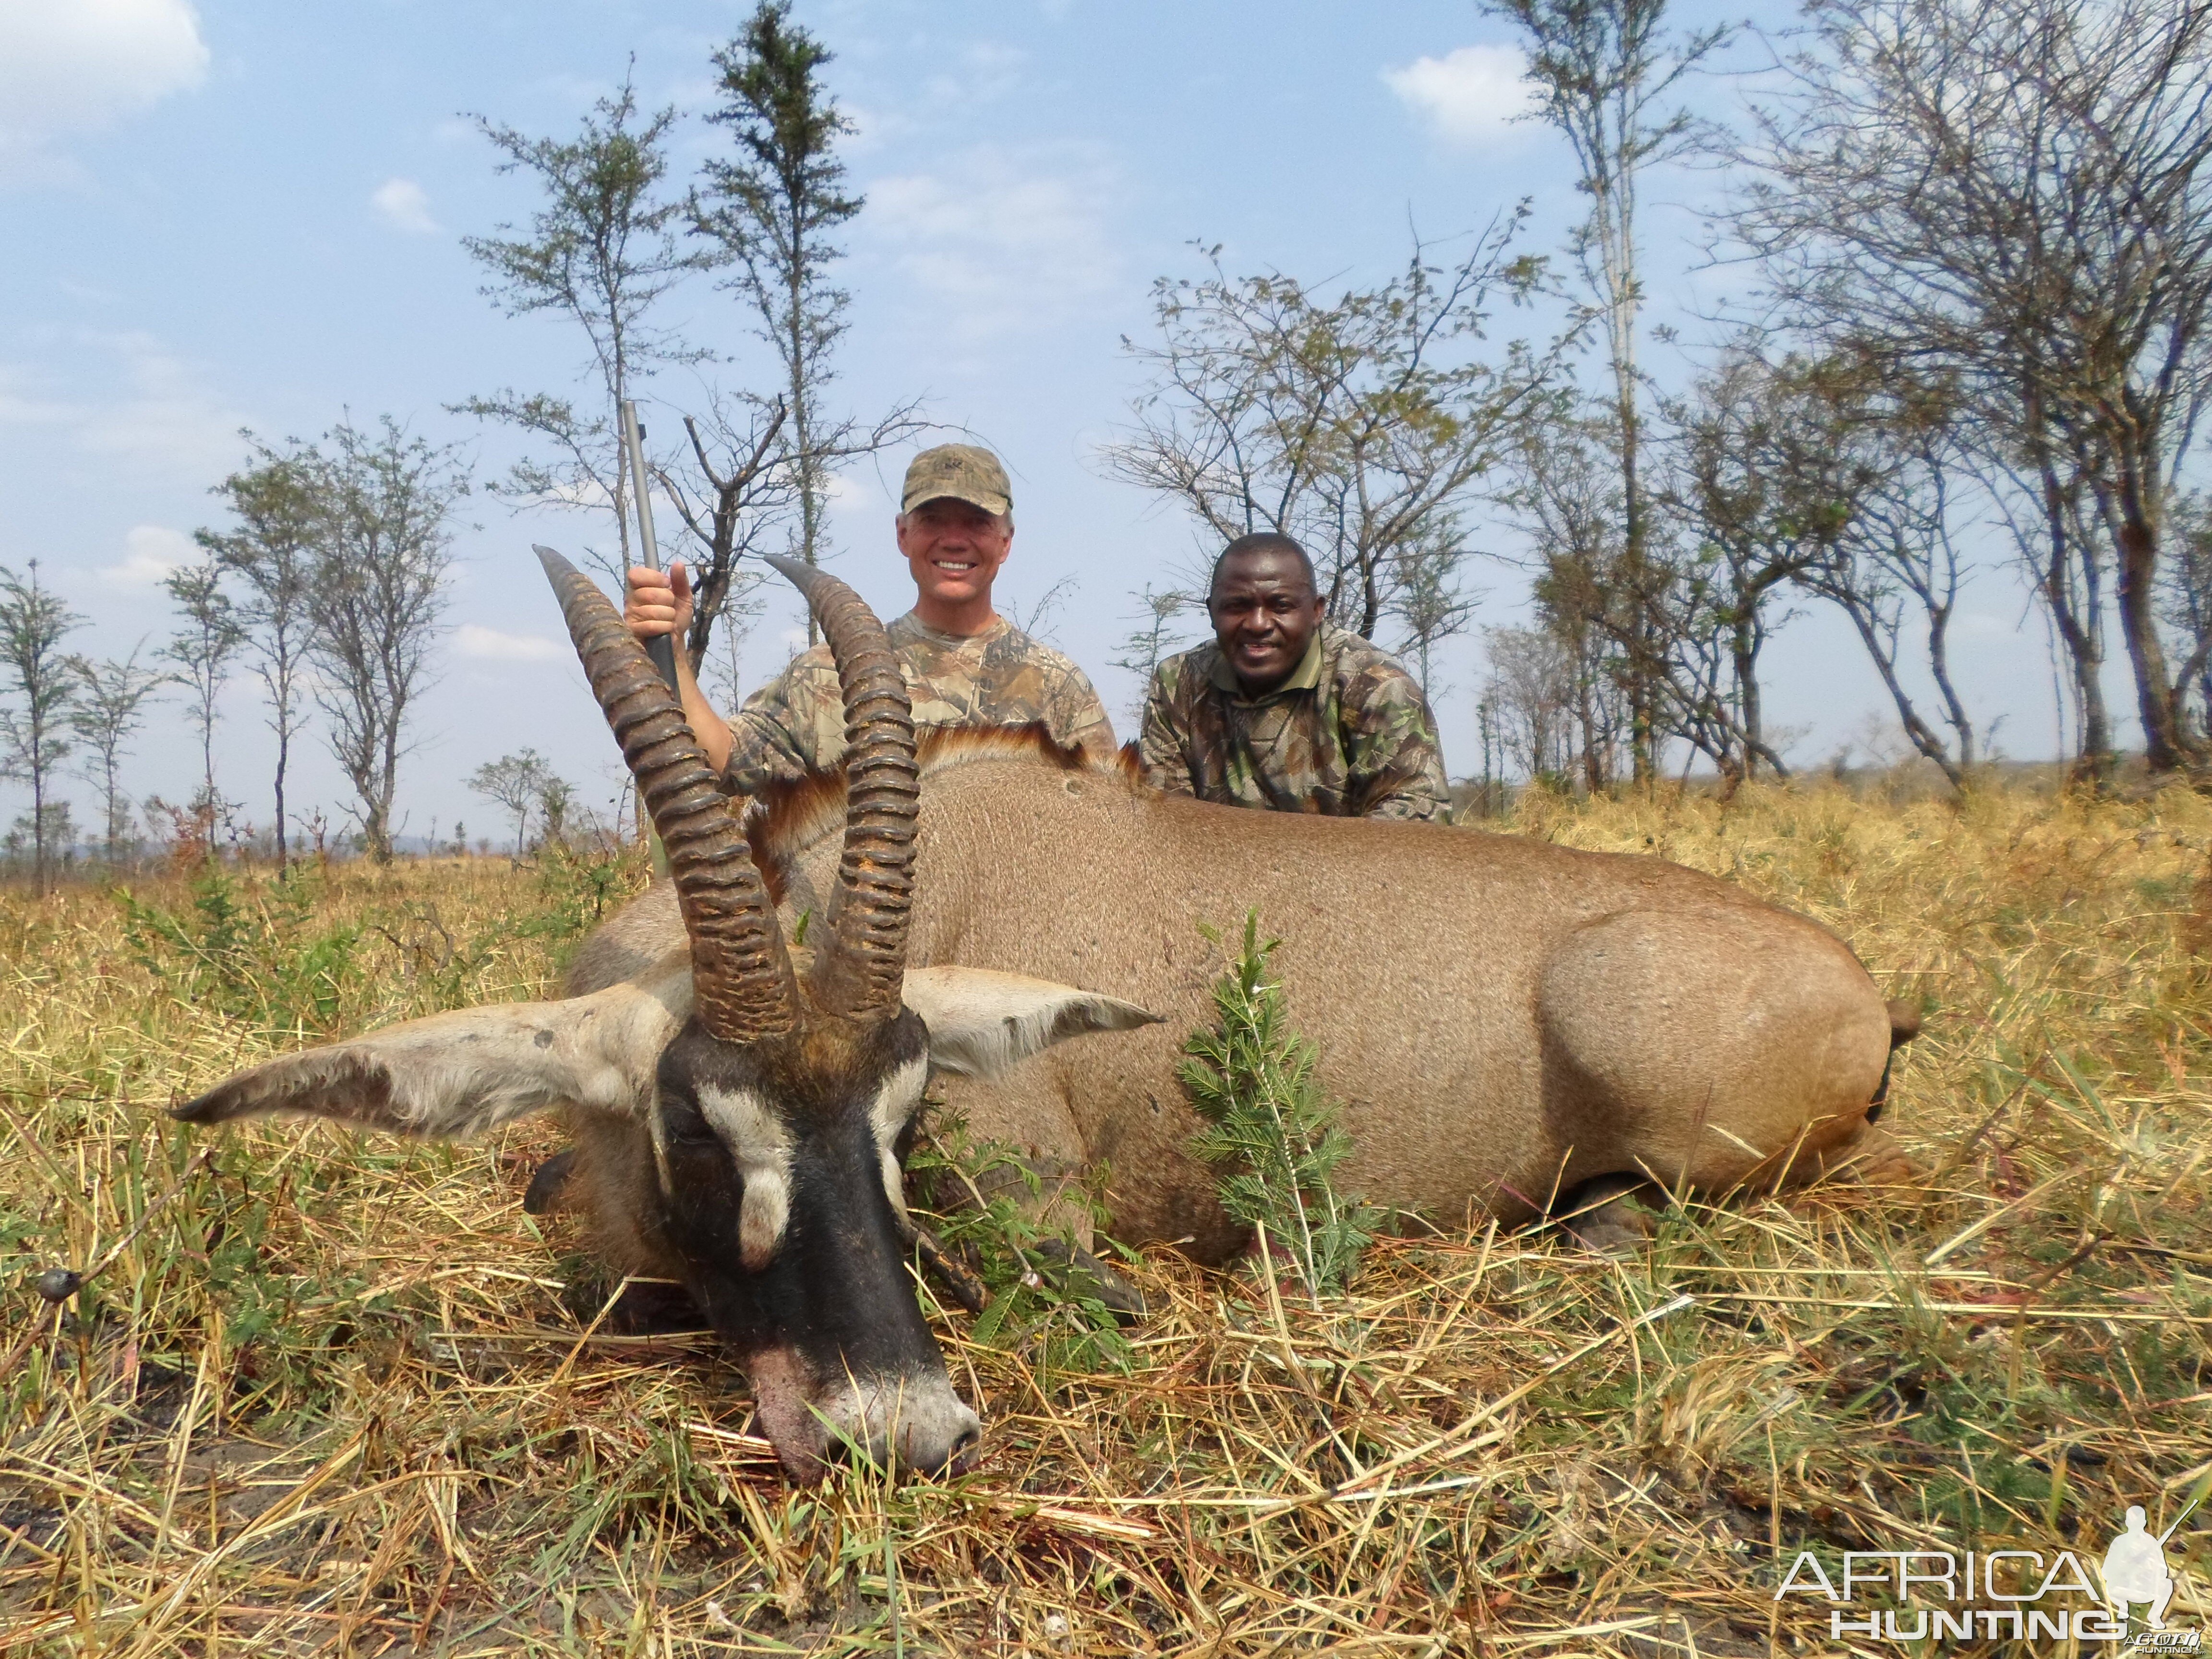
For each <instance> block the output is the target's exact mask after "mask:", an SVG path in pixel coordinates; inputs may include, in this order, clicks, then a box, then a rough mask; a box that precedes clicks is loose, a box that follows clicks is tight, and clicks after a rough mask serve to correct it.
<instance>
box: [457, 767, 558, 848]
mask: <svg viewBox="0 0 2212 1659" xmlns="http://www.w3.org/2000/svg"><path fill="white" fill-rule="evenodd" d="M555 783H560V780H559V779H558V778H556V777H555V776H554V775H553V771H552V769H551V768H550V767H548V766H547V765H546V764H545V757H544V756H543V755H541V754H539V753H538V751H537V750H535V749H526V750H523V751H522V752H521V753H520V754H519V755H501V757H499V758H498V759H497V760H495V761H486V762H485V763H483V765H482V766H479V767H478V768H477V769H476V770H475V771H473V772H471V773H470V774H469V787H470V788H471V790H473V791H475V792H476V793H477V794H479V795H482V796H483V798H484V799H486V800H489V801H490V802H491V803H492V804H493V805H497V806H503V807H505V808H506V809H507V811H510V812H512V813H513V814H514V856H515V858H516V859H517V860H520V859H521V857H522V848H523V844H524V842H526V840H527V839H528V838H529V834H530V809H531V808H532V807H533V806H536V805H538V804H539V803H540V802H541V801H543V800H544V799H545V797H546V793H547V787H548V785H549V784H555ZM561 787H562V789H564V790H565V789H566V788H567V787H568V786H567V785H566V784H562V785H561ZM560 805H562V808H563V810H564V811H565V809H566V807H567V805H568V798H567V797H566V796H565V795H563V796H562V797H561V799H560Z"/></svg>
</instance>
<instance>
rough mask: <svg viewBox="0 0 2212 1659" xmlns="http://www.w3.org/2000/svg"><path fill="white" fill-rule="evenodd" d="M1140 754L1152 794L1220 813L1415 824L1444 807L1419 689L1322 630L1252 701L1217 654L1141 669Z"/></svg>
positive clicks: (1361, 645) (1371, 653)
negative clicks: (1146, 674)
mask: <svg viewBox="0 0 2212 1659" xmlns="http://www.w3.org/2000/svg"><path fill="white" fill-rule="evenodd" d="M1140 746H1141V750H1142V753H1143V756H1144V763H1145V777H1146V781H1147V782H1149V783H1151V784H1152V786H1153V787H1155V788H1158V789H1162V790H1165V791H1166V792H1167V793H1170V794H1176V795H1195V796H1197V797H1198V799H1200V800H1212V801H1222V802H1225V803H1227V804H1228V805H1231V806H1256V807H1261V808H1263V809H1265V810H1267V811H1276V812H1319V813H1322V814H1324V815H1326V816H1328V817H1346V818H1349V817H1370V818H1441V817H1443V816H1444V812H1445V809H1446V805H1447V801H1448V797H1447V794H1446V793H1445V791H1446V786H1445V783H1444V768H1443V755H1442V753H1441V752H1440V751H1439V750H1437V724H1436V721H1435V720H1434V719H1433V718H1432V717H1431V715H1430V714H1429V705H1428V700H1427V699H1426V698H1425V697H1424V696H1422V695H1421V688H1420V687H1419V685H1418V684H1415V683H1414V680H1413V676H1412V675H1410V674H1408V673H1407V672H1406V671H1405V670H1404V669H1402V668H1401V667H1399V666H1398V665H1397V664H1396V663H1395V662H1393V661H1392V660H1391V659H1389V657H1388V656H1386V655H1384V654H1383V653H1382V652H1380V651H1378V650H1376V648H1375V647H1373V646H1371V645H1370V644H1369V643H1368V642H1367V641H1365V640H1363V639H1361V638H1360V637H1359V635H1357V634H1352V633H1347V632H1346V630H1344V629H1340V628H1339V627H1337V626H1336V625H1335V624H1334V623H1322V625H1321V627H1320V628H1319V629H1317V630H1316V632H1315V635H1314V638H1313V642H1312V643H1311V644H1310V645H1309V646H1307V647H1306V654H1305V656H1304V659H1302V660H1301V661H1300V662H1299V664H1298V666H1297V671H1296V672H1294V673H1293V674H1291V677H1290V678H1289V679H1287V680H1285V682H1284V683H1283V684H1281V685H1279V686H1278V687H1277V688H1276V689H1275V690H1273V691H1270V692H1269V693H1267V696H1263V697H1255V698H1248V697H1247V696H1245V695H1244V693H1243V691H1242V690H1240V689H1239V688H1238V686H1237V677H1236V674H1235V672H1234V671H1232V670H1231V668H1230V666H1229V665H1228V663H1227V662H1226V661H1225V659H1223V657H1222V654H1221V647H1218V646H1217V645H1201V646H1200V647H1198V648H1197V649H1196V650H1194V651H1186V652H1184V653H1182V655H1181V656H1176V657H1170V658H1169V659H1167V660H1166V661H1165V662H1164V663H1162V664H1161V665H1159V666H1158V668H1157V669H1155V670H1154V671H1152V689H1151V691H1150V692H1149V694H1148V695H1147V696H1146V699H1145V728H1144V736H1143V738H1142V739H1141V744H1140Z"/></svg>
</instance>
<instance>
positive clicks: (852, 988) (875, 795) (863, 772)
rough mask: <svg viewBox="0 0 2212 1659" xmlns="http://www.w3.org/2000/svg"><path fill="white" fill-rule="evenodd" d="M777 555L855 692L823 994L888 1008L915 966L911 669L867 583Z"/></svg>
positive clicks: (846, 1007) (852, 1006)
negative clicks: (872, 606) (863, 591)
mask: <svg viewBox="0 0 2212 1659" xmlns="http://www.w3.org/2000/svg"><path fill="white" fill-rule="evenodd" d="M769 563H770V564H772V565H774V566H775V568H777V569H778V570H780V571H781V572H782V573H783V574H784V575H786V576H787V577H788V578H789V579H790V580H791V581H792V583H793V586H796V587H797V588H798V589H799V592H802V593H804V594H805V596H806V602H807V604H808V605H811V606H812V607H813V611H814V616H815V620H816V621H817V622H818V623H821V625H822V637H823V640H824V641H827V642H828V644H829V654H830V656H831V657H832V658H834V659H836V664H837V685H838V689H839V690H840V691H842V693H843V695H844V699H845V847H844V851H843V853H842V855H841V856H840V857H839V859H838V860H837V885H836V890H834V891H833V892H832V893H831V894H830V896H829V911H828V915H826V916H825V917H824V918H823V921H824V923H825V924H826V927H825V931H826V933H827V935H828V943H829V949H827V950H824V951H822V952H821V953H820V954H819V955H818V956H817V957H816V958H815V968H814V984H815V997H816V1000H817V1001H818V1002H820V1003H821V1005H822V1006H823V1007H825V1008H827V1009H829V1010H830V1011H831V1012H835V1013H840V1014H843V1015H846V1016H847V1017H848V1018H861V1019H865V1018H888V1017H889V1016H890V1015H891V1014H892V1013H895V1012H896V1011H897V1009H898V1006H899V994H900V988H901V985H902V981H903V978H904V975H905V973H906V933H907V922H908V916H909V914H910V913H911V911H912V909H913V908H914V825H915V817H916V815H917V813H918V812H919V811H920V809H921V774H920V771H919V769H917V768H916V767H915V759H914V711H913V708H912V707H911V706H910V705H909V704H908V701H907V695H906V677H905V676H904V675H903V674H902V673H901V672H900V671H899V665H898V659H897V657H896V656H895V655H894V654H893V653H892V651H891V642H890V637H889V636H888V635H885V634H884V625H883V623H879V622H878V621H877V620H876V614H875V612H874V611H871V610H869V609H868V606H867V602H866V600H864V599H861V598H860V595H859V594H858V593H855V592H854V591H853V590H852V589H851V588H849V587H848V586H845V584H844V583H842V582H841V581H839V580H837V579H836V577H835V576H831V575H826V574H823V572H822V571H820V570H817V569H816V568H814V567H812V566H811V565H805V564H800V563H799V562H797V561H795V560H792V559H779V558H775V557H770V558H769Z"/></svg>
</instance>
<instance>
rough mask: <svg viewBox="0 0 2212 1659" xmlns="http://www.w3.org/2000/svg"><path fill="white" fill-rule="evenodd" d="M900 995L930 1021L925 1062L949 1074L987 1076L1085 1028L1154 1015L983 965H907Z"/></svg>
mask: <svg viewBox="0 0 2212 1659" xmlns="http://www.w3.org/2000/svg"><path fill="white" fill-rule="evenodd" d="M905 995H906V1006H908V1007H909V1008H911V1009H913V1010H914V1011H915V1013H917V1014H919V1015H921V1023H922V1024H925V1025H927V1027H929V1064H930V1069H931V1070H933V1071H938V1072H949V1073H952V1075H954V1076H955V1077H990V1076H993V1075H994V1074H995V1073H1000V1072H1003V1071H1005V1070H1006V1068H1007V1067H1008V1066H1012V1065H1013V1064H1014V1063H1015V1062H1016V1061H1018V1060H1027V1059H1028V1058H1029V1057H1030V1055H1031V1054H1039V1053H1042V1051H1043V1050H1045V1049H1047V1048H1051V1047H1052V1045H1053V1044H1054V1043H1055V1042H1066V1040H1067V1039H1068V1038H1069V1037H1073V1036H1082V1035H1083V1034H1084V1033H1085V1032H1086V1031H1127V1030H1134V1029H1135V1028H1136V1027H1138V1026H1139V1025H1154V1024H1158V1023H1159V1020H1160V1016H1159V1015H1158V1014H1154V1013H1148V1012H1146V1011H1145V1010H1144V1009H1142V1008H1139V1007H1138V1006H1137V1005H1136V1004H1135V1003H1133V1002H1122V1001H1121V1000H1117V999H1116V998H1114V997H1107V996H1100V995H1099V994H1097V992H1095V991H1079V990H1076V989H1075V988H1074V987H1072V986H1066V985H1055V984H1054V983H1053V981H1050V980H1046V979H1030V978H1028V977H1026V976H1024V975H1021V974H1000V973H994V972H993V971H992V970H991V969H987V968H909V969H907V973H906V987H905Z"/></svg>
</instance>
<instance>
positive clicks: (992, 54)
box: [923, 40, 1029, 105]
mask: <svg viewBox="0 0 2212 1659" xmlns="http://www.w3.org/2000/svg"><path fill="white" fill-rule="evenodd" d="M1028 62H1029V54H1028V53H1027V52H1024V51H1023V50H1022V49H1021V48H1020V47H1019V46H1002V45H1000V43H999V42H997V41H995V40H978V41H976V42H975V43H974V44H972V45H970V46H966V47H963V49H962V51H961V52H960V56H959V58H958V60H957V65H956V67H955V68H954V69H953V70H952V71H951V73H949V74H945V75H933V76H930V77H929V80H928V82H927V83H926V85H925V87H924V88H923V90H924V92H925V93H926V94H927V98H928V100H929V101H930V102H931V103H932V104H934V105H945V104H954V103H959V104H972V103H979V102H988V101H990V100H994V99H997V98H1002V97H1004V96H1005V95H1006V94H1007V93H1009V92H1011V91H1012V90H1013V88H1014V87H1015V86H1016V84H1017V83H1018V82H1019V81H1020V80H1021V73H1022V68H1023V66H1024V64H1027V63H1028Z"/></svg>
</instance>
